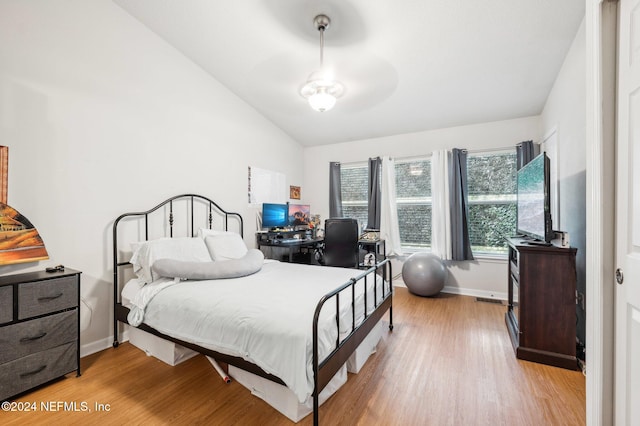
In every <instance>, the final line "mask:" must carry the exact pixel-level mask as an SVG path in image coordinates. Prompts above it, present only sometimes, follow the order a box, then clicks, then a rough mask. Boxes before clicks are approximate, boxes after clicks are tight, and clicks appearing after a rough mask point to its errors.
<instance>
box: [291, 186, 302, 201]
mask: <svg viewBox="0 0 640 426" xmlns="http://www.w3.org/2000/svg"><path fill="white" fill-rule="evenodd" d="M289 198H291V199H292V200H299V199H300V187H299V186H293V185H291V186H289Z"/></svg>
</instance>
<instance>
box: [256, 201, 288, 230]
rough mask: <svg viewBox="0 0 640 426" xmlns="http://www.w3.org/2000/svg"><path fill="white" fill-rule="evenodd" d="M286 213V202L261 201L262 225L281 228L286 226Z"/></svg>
mask: <svg viewBox="0 0 640 426" xmlns="http://www.w3.org/2000/svg"><path fill="white" fill-rule="evenodd" d="M287 213H288V211H287V205H286V204H273V203H263V204H262V227H263V228H281V227H285V226H287V225H288V223H287Z"/></svg>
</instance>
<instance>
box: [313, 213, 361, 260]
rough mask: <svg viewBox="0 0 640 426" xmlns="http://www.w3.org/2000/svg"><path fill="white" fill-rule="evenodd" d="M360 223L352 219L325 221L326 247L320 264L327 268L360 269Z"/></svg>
mask: <svg viewBox="0 0 640 426" xmlns="http://www.w3.org/2000/svg"><path fill="white" fill-rule="evenodd" d="M359 235H360V234H359V232H358V221H357V220H356V219H351V218H335V219H326V220H325V221H324V246H323V249H322V254H321V256H320V259H319V262H320V264H321V265H325V266H339V267H342V268H357V267H358V254H359V250H358V237H359Z"/></svg>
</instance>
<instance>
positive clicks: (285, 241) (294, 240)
mask: <svg viewBox="0 0 640 426" xmlns="http://www.w3.org/2000/svg"><path fill="white" fill-rule="evenodd" d="M277 241H280V242H281V243H295V242H296V241H302V240H300V238H282V239H279V240H277Z"/></svg>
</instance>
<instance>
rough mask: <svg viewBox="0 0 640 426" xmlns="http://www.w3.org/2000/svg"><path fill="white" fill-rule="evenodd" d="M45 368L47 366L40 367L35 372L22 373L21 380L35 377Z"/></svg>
mask: <svg viewBox="0 0 640 426" xmlns="http://www.w3.org/2000/svg"><path fill="white" fill-rule="evenodd" d="M45 368H47V366H46V364H45V365H41V366H40V367H38V368H36V369H35V370H33V371H30V372H28V373H20V378H22V379H24V378H25V377H29V376H35V375H36V374H38V373H39V372H41V371H42V370H44V369H45Z"/></svg>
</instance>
